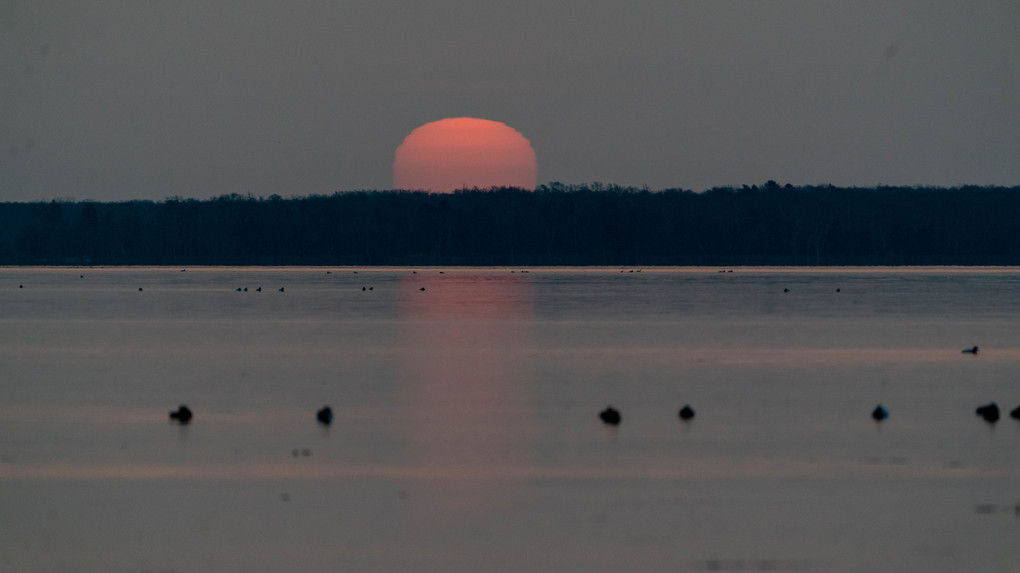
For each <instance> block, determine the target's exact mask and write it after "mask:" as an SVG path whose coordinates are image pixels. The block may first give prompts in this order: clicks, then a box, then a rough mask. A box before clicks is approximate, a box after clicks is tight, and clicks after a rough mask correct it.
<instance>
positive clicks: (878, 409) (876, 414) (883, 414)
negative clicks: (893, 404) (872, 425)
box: [871, 404, 889, 422]
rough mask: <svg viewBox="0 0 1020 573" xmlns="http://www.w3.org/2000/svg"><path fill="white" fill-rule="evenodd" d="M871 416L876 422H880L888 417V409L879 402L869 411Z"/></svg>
mask: <svg viewBox="0 0 1020 573" xmlns="http://www.w3.org/2000/svg"><path fill="white" fill-rule="evenodd" d="M871 417H872V418H874V419H875V421H876V422H881V421H882V420H884V419H886V418H888V417H889V410H886V409H885V408H883V407H882V405H881V404H879V405H878V406H875V409H874V410H872V411H871Z"/></svg>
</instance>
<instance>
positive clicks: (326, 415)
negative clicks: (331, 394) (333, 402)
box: [315, 406, 333, 426]
mask: <svg viewBox="0 0 1020 573" xmlns="http://www.w3.org/2000/svg"><path fill="white" fill-rule="evenodd" d="M315 419H316V420H318V421H319V423H320V424H323V425H326V426H328V425H330V424H331V423H332V422H333V409H332V408H330V407H329V406H324V407H323V408H322V409H321V410H319V411H318V412H316V413H315Z"/></svg>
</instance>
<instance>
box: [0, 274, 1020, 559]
mask: <svg viewBox="0 0 1020 573" xmlns="http://www.w3.org/2000/svg"><path fill="white" fill-rule="evenodd" d="M522 270H524V269H437V268H415V269H411V268H407V269H403V268H399V269H398V268H359V269H352V268H331V269H324V268H305V269H295V268H197V269H193V268H188V269H186V270H182V269H180V268H172V269H170V268H112V269H94V268H86V269H79V268H3V269H0V570H3V571H53V572H57V571H67V570H75V571H97V572H99V571H113V570H116V571H164V572H166V571H180V572H191V571H258V572H261V571H267V572H269V571H289V570H313V569H330V570H353V571H379V570H392V571H479V570H499V571H586V572H588V571H593V570H594V571H603V570H635V571H637V570H640V571H700V570H744V571H747V570H807V571H862V570H869V571H902V570H915V571H921V570H924V571H964V570H980V571H1015V570H1016V563H1018V562H1020V543H1017V539H1020V537H1018V536H1020V515H1018V513H1020V506H1018V505H1017V504H1018V503H1020V422H1017V421H1015V420H1012V419H1010V418H1009V417H1008V415H1007V414H1006V411H1008V410H1009V409H1012V408H1014V407H1016V406H1017V405H1020V386H1018V384H1017V372H1018V371H1020V368H1018V366H1020V328H1017V324H1020V270H1018V269H1011V268H1007V269H1002V268H995V269H981V268H977V269H974V268H895V269H788V268H785V269H775V268H737V269H733V272H717V271H718V270H719V269H640V270H638V269H622V270H621V269H604V268H603V269H591V268H585V269H528V270H529V271H530V272H521V271H522ZM19 286H20V288H19ZM259 287H261V291H257V290H256V289H258V288H259ZM237 289H241V290H237ZM245 289H247V290H245ZM280 289H283V290H282V291H281V290H280ZM422 289H424V290H422ZM974 345H978V346H979V347H980V352H979V354H978V355H976V356H972V355H965V354H962V353H961V352H960V350H961V349H962V348H965V347H971V346H974ZM992 400H995V401H997V402H998V403H999V405H1000V406H1001V407H1004V412H1003V415H1004V418H1003V419H1002V420H1000V421H999V423H998V424H996V425H994V426H992V425H989V424H986V423H984V422H983V421H981V420H980V419H979V418H977V417H976V416H975V414H974V408H975V407H976V406H978V405H980V404H983V403H986V402H989V401H992ZM180 403H187V404H188V405H189V406H190V407H191V408H192V409H193V410H194V411H195V414H196V417H195V420H194V422H193V423H192V424H190V425H189V426H186V427H180V426H176V425H173V424H171V423H169V421H168V419H167V412H168V411H169V410H170V409H171V408H175V407H176V406H177V405H178V404H180ZM685 403H690V404H691V405H692V406H693V407H694V408H695V410H696V411H697V416H696V418H695V419H694V420H693V421H691V422H689V423H685V422H681V421H680V420H679V419H678V417H677V411H678V410H679V408H680V407H681V406H683V405H684V404H685ZM877 403H882V404H883V405H884V406H885V407H886V408H888V409H889V411H890V412H891V417H890V419H889V420H887V421H885V422H883V423H882V424H876V423H875V422H873V421H872V420H871V418H870V416H869V414H870V411H871V409H872V408H874V406H875V405H876V404H877ZM324 404H330V405H331V406H332V407H333V409H334V411H335V413H336V420H335V422H334V424H333V425H332V426H331V427H329V428H325V427H322V426H319V425H318V424H316V423H315V419H314V413H315V410H316V409H318V408H319V407H321V406H322V405H324ZM608 404H612V405H613V406H615V407H616V408H618V409H619V410H620V411H621V412H622V413H623V423H622V424H621V425H620V426H619V427H618V428H609V427H606V426H603V425H602V424H601V423H600V422H599V420H598V418H597V416H596V414H597V412H598V411H599V410H601V409H602V408H604V407H605V406H606V405H608Z"/></svg>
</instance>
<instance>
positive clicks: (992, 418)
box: [976, 402, 999, 423]
mask: <svg viewBox="0 0 1020 573" xmlns="http://www.w3.org/2000/svg"><path fill="white" fill-rule="evenodd" d="M976 412H977V415H978V416H981V417H982V418H984V419H985V421H986V422H989V423H994V422H997V421H998V420H999V407H998V406H997V405H996V404H995V402H992V403H991V404H985V405H984V406H981V407H980V408H978V409H977V410H976Z"/></svg>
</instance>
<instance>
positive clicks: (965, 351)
mask: <svg viewBox="0 0 1020 573" xmlns="http://www.w3.org/2000/svg"><path fill="white" fill-rule="evenodd" d="M960 352H961V353H963V354H977V353H978V347H977V346H975V347H974V348H964V349H963V350H961V351H960Z"/></svg>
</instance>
